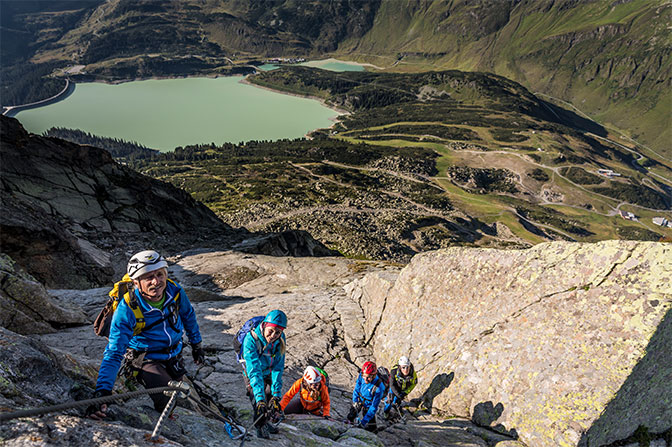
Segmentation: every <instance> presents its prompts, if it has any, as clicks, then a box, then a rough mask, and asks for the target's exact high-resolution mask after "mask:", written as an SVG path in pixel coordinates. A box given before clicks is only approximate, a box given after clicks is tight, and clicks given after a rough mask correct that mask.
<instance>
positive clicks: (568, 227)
mask: <svg viewBox="0 0 672 447" xmlns="http://www.w3.org/2000/svg"><path fill="white" fill-rule="evenodd" d="M249 79H250V80H251V81H252V82H255V83H258V84H261V85H264V86H266V87H271V88H275V89H277V90H281V91H288V92H292V93H301V92H303V93H306V94H311V95H315V96H320V97H322V98H324V99H325V100H326V101H327V102H328V103H331V104H333V105H337V106H338V107H341V108H345V109H347V110H348V111H349V112H350V113H349V114H347V115H343V116H342V117H341V121H340V122H339V123H338V124H336V125H335V126H334V127H332V128H331V129H323V130H319V131H316V132H314V134H313V139H312V140H283V141H278V142H250V143H246V144H242V145H233V144H227V145H224V146H219V147H213V146H210V145H202V146H190V147H186V148H180V149H179V150H177V151H176V152H175V153H169V154H159V155H157V156H156V157H154V158H153V159H148V160H144V161H139V162H136V163H137V166H138V167H139V168H140V169H142V170H143V172H145V173H148V174H150V175H153V176H156V177H158V178H162V179H165V180H167V181H170V182H173V183H174V184H176V185H178V186H180V187H182V188H185V189H186V190H187V191H190V192H191V193H192V195H193V196H194V197H195V198H197V199H199V200H202V201H204V202H205V203H206V204H208V206H210V207H211V208H212V209H213V210H215V211H216V212H217V213H218V214H219V215H220V216H221V217H222V218H223V219H224V220H225V221H226V222H228V223H230V224H232V225H234V226H237V225H243V226H246V227H247V228H250V229H255V230H264V231H269V230H272V231H280V230H285V229H290V228H291V229H304V230H307V231H309V232H310V233H311V234H313V235H314V236H315V237H317V238H318V239H319V240H321V241H322V242H324V243H325V244H327V245H328V246H330V247H331V248H334V249H337V250H340V251H341V252H342V253H344V254H346V255H349V256H354V257H363V258H377V259H395V260H406V259H408V257H409V256H410V255H412V254H414V253H417V252H419V251H423V250H428V249H434V248H439V247H446V246H450V245H455V244H459V245H475V246H494V247H524V246H528V245H529V244H535V243H538V242H541V241H545V240H556V239H562V240H577V241H598V240H605V239H637V240H659V239H661V238H664V237H668V238H669V237H671V236H672V230H670V229H666V228H660V227H657V226H655V225H653V224H652V222H651V219H652V218H653V217H656V216H666V217H668V218H671V219H672V213H671V212H670V206H671V205H672V204H671V203H670V199H669V198H670V191H672V182H671V181H670V180H665V178H667V179H670V178H672V165H671V164H670V163H669V162H667V161H665V160H663V159H656V158H646V159H644V158H640V157H639V156H637V155H636V153H635V152H633V151H632V148H631V147H628V146H625V145H621V144H617V143H612V142H610V140H611V139H612V138H613V136H612V135H610V134H609V133H608V132H607V131H606V130H604V129H600V128H599V127H598V128H591V129H589V130H586V129H582V128H581V127H577V123H580V122H581V121H580V120H577V119H576V117H574V116H572V114H571V113H570V112H568V111H562V110H560V109H558V108H554V106H552V105H550V104H548V103H546V102H544V101H543V100H541V99H540V98H538V97H536V96H535V95H533V94H531V93H530V92H529V91H527V90H526V89H525V88H524V87H522V86H521V85H519V84H516V83H514V82H512V81H509V80H506V79H504V78H501V77H498V76H495V75H490V74H484V73H465V72H459V71H454V70H453V71H445V72H432V73H419V74H394V73H364V72H349V73H333V72H326V71H321V70H317V69H311V68H306V67H286V68H283V69H279V70H274V71H270V72H263V73H260V74H258V75H255V76H252V77H250V78H249ZM599 169H612V170H614V171H616V172H617V173H618V174H620V176H617V177H612V178H607V177H605V176H604V175H600V174H598V170H599ZM620 211H629V212H632V213H634V215H636V216H637V219H638V220H637V221H629V220H625V219H623V218H622V217H621V216H620V214H619V213H620Z"/></svg>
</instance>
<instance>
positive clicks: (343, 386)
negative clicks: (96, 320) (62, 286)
mask: <svg viewBox="0 0 672 447" xmlns="http://www.w3.org/2000/svg"><path fill="white" fill-rule="evenodd" d="M173 261H175V264H173V265H171V267H170V270H169V273H170V276H171V277H173V278H175V279H177V280H178V281H179V282H180V283H182V284H183V285H184V286H185V289H186V290H187V294H188V295H190V296H196V295H198V296H199V299H198V300H194V302H193V305H194V307H195V309H196V313H197V315H198V320H199V325H200V328H201V331H202V334H203V339H204V347H205V349H206V353H207V363H208V364H207V365H206V366H202V367H200V368H196V366H195V365H194V364H193V363H192V362H191V356H190V355H189V348H188V347H187V348H186V350H185V351H186V352H185V357H186V363H187V366H188V368H189V371H190V375H192V376H193V377H194V378H195V380H196V383H197V384H199V385H201V386H202V387H204V388H205V389H207V390H209V392H210V393H211V394H212V395H213V396H216V397H217V399H218V400H219V402H220V403H221V404H222V405H223V406H224V407H225V408H227V409H228V411H230V412H231V413H232V414H234V415H236V417H237V418H239V419H240V420H241V421H242V422H243V423H245V424H249V423H250V422H251V413H252V411H251V405H250V403H249V400H248V398H247V397H246V395H245V391H244V388H243V381H242V377H241V370H240V368H239V366H238V364H237V363H236V361H235V354H234V352H233V348H232V346H231V341H232V338H233V335H234V334H235V332H236V331H237V330H238V328H239V327H240V326H241V325H242V323H243V322H244V321H246V320H247V319H248V318H250V317H252V316H255V315H262V314H264V313H266V312H268V311H269V310H271V309H275V308H279V309H283V310H285V311H286V312H287V314H288V316H289V324H288V328H287V332H286V335H287V343H288V353H287V364H286V371H285V374H284V377H285V378H284V385H283V389H285V390H286V389H288V388H289V386H290V385H291V384H292V383H293V381H294V380H296V379H298V378H299V377H300V376H301V374H302V371H303V369H304V368H305V366H306V365H307V364H309V363H310V364H314V365H318V366H323V367H324V368H325V369H326V371H327V372H328V373H329V377H330V380H331V384H332V390H331V399H332V417H333V418H334V419H335V421H327V420H323V419H317V420H316V419H314V418H311V417H306V416H299V415H291V416H288V417H287V419H286V420H285V422H283V423H282V424H281V426H280V434H278V435H272V439H273V441H272V442H273V443H274V444H276V445H280V446H305V445H316V446H335V445H339V446H340V445H344V446H382V445H386V446H387V445H389V446H408V447H411V446H416V445H425V446H455V447H457V446H460V447H485V446H488V445H490V444H488V442H487V441H486V440H484V438H483V437H481V436H479V435H478V434H474V433H473V432H471V431H469V427H471V428H472V429H476V428H477V427H476V426H475V425H473V424H471V423H469V422H468V421H462V422H461V423H459V424H458V423H456V422H455V421H442V420H441V419H436V418H434V417H433V416H430V415H428V414H426V413H417V414H416V416H415V417H411V416H410V414H409V422H408V424H406V425H402V424H397V425H393V426H388V427H386V428H385V430H383V431H382V432H380V433H378V434H377V435H373V434H371V433H368V432H365V431H363V430H359V429H355V428H352V427H351V426H349V425H346V424H343V423H341V422H338V420H342V419H343V418H344V416H345V414H346V413H347V411H348V409H349V402H350V397H351V393H352V387H353V384H354V381H355V379H356V376H357V374H358V368H359V365H361V363H362V362H363V361H364V360H367V359H370V358H371V356H372V353H373V351H372V349H371V346H370V344H369V343H367V341H366V340H364V339H363V336H364V333H365V332H364V329H363V327H364V322H363V321H364V314H363V310H362V309H361V307H359V303H358V302H357V301H356V300H352V299H351V298H349V297H348V296H347V295H346V293H345V291H344V289H343V286H344V285H345V284H347V283H349V282H351V281H352V280H353V278H358V277H361V276H362V275H364V274H365V273H366V272H372V271H382V272H385V271H387V270H389V269H390V268H391V267H390V266H389V265H386V264H384V263H373V262H361V261H352V260H346V259H342V258H312V259H311V258H278V257H272V256H263V255H250V254H244V253H237V252H231V251H207V250H193V251H191V252H185V253H183V254H182V255H180V256H178V257H175V258H174V259H173ZM50 293H51V294H52V295H54V296H57V297H58V299H59V300H70V301H71V302H72V304H73V305H77V306H79V307H81V308H82V309H84V312H85V313H86V314H87V315H88V316H89V317H91V316H92V315H93V314H94V313H95V312H97V309H98V308H99V307H100V306H102V304H103V303H104V302H105V300H106V299H107V288H99V289H90V290H50ZM354 322H357V323H358V325H356V326H355V329H354V330H352V331H351V330H350V326H351V325H353V324H354ZM1 334H3V335H4V334H7V335H6V337H13V338H11V343H13V346H15V348H13V350H11V351H7V352H6V355H7V357H8V358H18V359H21V358H22V357H24V356H25V357H28V358H26V359H24V360H21V361H20V362H22V363H21V364H23V363H25V362H30V363H33V364H42V365H45V368H46V365H49V363H48V359H55V360H53V362H54V363H52V364H53V365H55V367H52V372H51V375H52V376H54V378H53V379H49V380H47V384H45V385H44V386H45V387H48V386H49V385H48V384H49V383H54V384H56V385H57V386H58V388H57V389H58V390H59V393H60V394H59V395H58V396H53V397H50V398H49V399H44V398H43V399H42V400H40V401H35V403H34V404H33V402H32V399H33V394H35V395H39V394H43V393H45V391H44V388H39V387H36V389H35V391H30V386H31V385H32V384H33V382H36V381H37V380H39V379H38V378H37V377H39V375H40V374H41V373H42V372H41V371H35V372H34V374H30V375H28V376H26V377H23V376H21V377H22V378H19V376H17V375H16V374H11V375H7V374H6V372H5V371H3V377H8V382H7V383H6V384H3V387H2V388H0V391H1V392H0V396H2V397H0V399H1V400H0V406H1V407H3V408H4V409H6V408H12V409H14V408H18V407H22V406H25V407H32V406H34V405H35V406H37V405H47V404H52V403H55V402H58V401H68V400H71V399H72V398H73V395H74V394H77V393H79V394H82V395H83V396H79V394H77V395H78V396H79V397H88V394H87V393H91V392H92V388H91V387H92V386H93V384H94V378H95V375H96V373H97V367H98V365H99V363H100V358H101V356H102V352H103V350H104V347H105V340H104V339H102V338H100V337H96V336H95V335H94V334H93V331H92V328H91V326H90V325H86V326H82V327H72V328H67V329H64V330H62V331H59V332H56V333H51V334H43V335H40V336H39V337H38V338H39V341H38V340H37V339H33V340H31V339H28V338H25V337H20V336H18V335H12V334H11V333H9V332H4V333H1ZM346 340H347V341H346ZM2 343H3V339H1V338H0V344H2ZM34 346H39V349H37V348H34ZM47 346H49V348H47ZM351 349H352V351H351ZM36 350H37V352H39V353H41V354H39V356H38V355H37V354H30V353H32V352H35V351H36ZM24 353H26V354H24ZM4 354H5V351H4V350H3V355H4ZM38 357H39V358H43V359H44V360H40V361H39V362H36V361H35V359H36V358H38ZM354 357H356V358H357V361H353V358H354ZM65 359H68V363H65ZM17 361H18V360H17ZM15 364H16V362H15V363H12V364H11V365H12V371H14V370H16V367H15V366H14V365H15ZM0 365H6V363H5V358H4V357H2V356H1V355H0ZM73 370H74V371H81V372H83V374H80V375H74V377H75V378H74V379H73V378H72V377H71V376H73V373H72V371H73ZM49 377H51V376H49ZM120 382H121V381H120V380H118V381H117V388H118V390H119V391H123V390H124V389H123V387H122V386H121V384H120ZM73 389H75V390H81V391H78V392H77V393H75V392H74V391H73ZM10 390H16V391H15V392H13V394H12V392H10ZM31 393H32V394H31ZM45 395H46V394H45ZM51 395H54V393H53V392H52V393H51V394H50V396H51ZM59 399H60V400H59ZM113 408H114V412H113V416H112V418H111V420H109V421H105V422H93V421H91V420H85V419H82V418H80V417H79V416H78V413H77V411H72V412H68V413H66V414H65V415H63V414H54V415H50V416H46V417H44V418H41V419H40V418H26V419H21V420H13V421H10V422H8V423H3V424H0V439H3V440H5V444H6V445H8V446H12V447H13V446H18V445H36V446H37V445H40V446H43V445H50V446H66V445H86V444H89V443H90V440H92V439H96V440H100V443H101V445H145V444H143V442H144V439H146V437H147V436H148V435H149V433H150V432H151V430H152V429H153V426H154V423H155V422H156V420H157V418H158V414H157V413H156V412H155V411H154V410H153V408H152V407H151V401H150V400H149V398H147V397H144V398H140V399H133V400H131V401H129V402H127V403H125V404H123V405H114V406H113ZM176 415H177V417H176V418H175V419H174V420H170V421H169V422H167V423H166V425H165V427H164V430H163V431H162V438H163V441H162V442H163V443H164V444H159V445H185V446H201V445H232V446H233V445H238V444H239V442H233V441H231V440H229V439H228V437H227V436H226V434H225V433H224V431H223V427H222V425H221V424H220V423H218V422H216V421H213V420H211V419H205V418H203V417H202V416H200V415H198V414H196V413H194V412H193V411H192V410H191V408H190V407H189V406H188V405H187V406H185V407H179V408H178V409H177V410H176ZM381 426H383V427H385V426H386V424H385V423H383V422H381ZM54 428H56V430H54ZM124 440H126V441H124ZM124 442H127V444H124ZM267 443H268V442H267V441H262V440H258V439H256V438H254V437H253V438H252V439H251V440H250V441H248V443H246V445H250V446H262V445H267ZM419 443H421V444H419Z"/></svg>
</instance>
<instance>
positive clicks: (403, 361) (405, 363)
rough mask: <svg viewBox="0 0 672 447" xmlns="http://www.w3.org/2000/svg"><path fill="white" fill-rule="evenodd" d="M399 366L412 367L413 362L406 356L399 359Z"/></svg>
mask: <svg viewBox="0 0 672 447" xmlns="http://www.w3.org/2000/svg"><path fill="white" fill-rule="evenodd" d="M399 366H411V361H410V360H409V359H408V357H406V356H405V355H404V356H401V358H400V359H399Z"/></svg>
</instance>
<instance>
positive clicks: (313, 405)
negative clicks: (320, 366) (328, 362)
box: [280, 376, 331, 416]
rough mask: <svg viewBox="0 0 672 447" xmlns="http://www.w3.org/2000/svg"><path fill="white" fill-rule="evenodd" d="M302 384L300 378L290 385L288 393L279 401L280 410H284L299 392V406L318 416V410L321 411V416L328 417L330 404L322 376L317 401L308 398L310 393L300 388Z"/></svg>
mask: <svg viewBox="0 0 672 447" xmlns="http://www.w3.org/2000/svg"><path fill="white" fill-rule="evenodd" d="M302 382H303V378H300V379H299V380H297V381H296V382H294V385H292V387H291V388H290V389H289V391H287V392H286V393H285V395H284V396H282V400H281V401H280V408H282V409H283V410H284V409H285V407H286V406H287V405H288V404H289V401H291V400H292V398H293V397H294V396H295V395H296V393H298V392H299V391H301V394H299V397H300V398H301V405H303V408H305V409H306V411H309V412H311V413H314V414H320V412H319V410H320V409H322V416H329V410H330V409H331V403H330V401H329V391H327V387H326V386H325V378H324V376H322V380H321V381H320V389H319V393H320V395H319V397H318V399H317V400H315V399H312V398H311V397H310V392H309V391H308V390H307V389H306V388H304V387H303V386H301V383H302Z"/></svg>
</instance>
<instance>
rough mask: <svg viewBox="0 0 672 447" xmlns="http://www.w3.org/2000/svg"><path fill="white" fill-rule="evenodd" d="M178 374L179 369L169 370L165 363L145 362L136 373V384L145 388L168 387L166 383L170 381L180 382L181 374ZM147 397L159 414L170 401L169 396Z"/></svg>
mask: <svg viewBox="0 0 672 447" xmlns="http://www.w3.org/2000/svg"><path fill="white" fill-rule="evenodd" d="M181 360H182V359H181V357H180V361H181ZM180 372H181V371H180V370H179V369H175V368H171V367H170V366H169V364H168V362H166V361H161V360H145V361H144V362H143V364H142V368H141V369H140V372H139V373H138V382H139V383H140V384H141V385H142V386H144V387H145V388H157V387H163V386H168V382H170V381H171V380H182V376H183V374H180ZM178 374H179V375H178ZM149 397H150V398H151V399H152V401H153V402H154V409H155V410H156V411H159V412H161V411H163V409H164V408H165V407H166V404H167V403H168V400H170V396H166V395H165V394H163V393H161V394H150V395H149Z"/></svg>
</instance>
